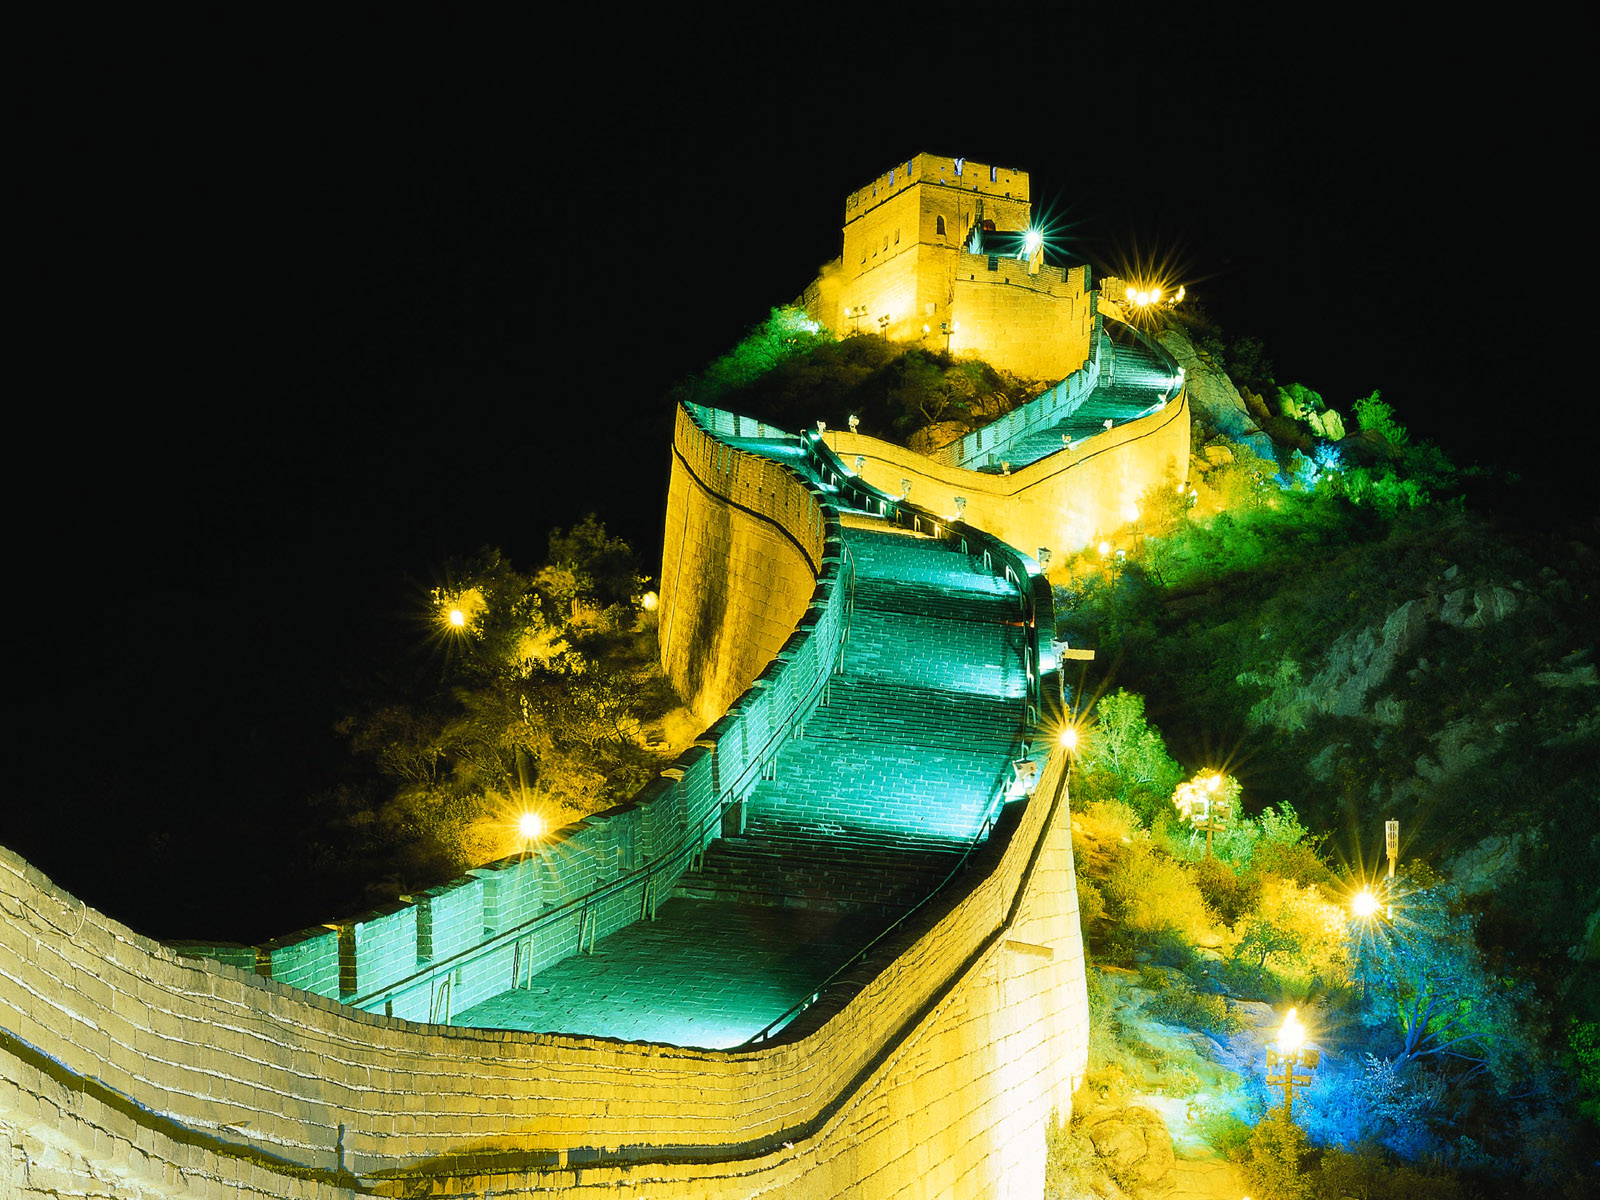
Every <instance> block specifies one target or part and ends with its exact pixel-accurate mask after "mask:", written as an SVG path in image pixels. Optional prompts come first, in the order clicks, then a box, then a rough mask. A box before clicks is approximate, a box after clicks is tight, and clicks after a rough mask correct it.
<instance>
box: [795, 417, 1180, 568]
mask: <svg viewBox="0 0 1600 1200" xmlns="http://www.w3.org/2000/svg"><path fill="white" fill-rule="evenodd" d="M825 437H826V439H827V442H828V445H829V446H830V447H831V448H832V449H833V451H834V452H835V453H836V454H837V455H838V456H839V458H840V459H841V460H842V461H844V462H845V463H856V462H858V461H859V463H860V465H859V467H858V468H857V469H858V471H859V473H860V475H861V478H862V479H863V480H865V481H866V482H867V483H869V484H871V485H872V486H874V487H876V488H878V489H880V490H882V491H885V492H888V493H890V494H891V495H896V496H898V495H901V494H902V492H903V491H904V488H903V483H904V482H909V483H910V484H911V488H910V491H909V492H908V493H906V495H907V496H908V497H909V498H910V499H911V500H912V501H914V502H915V503H916V504H918V505H919V506H921V507H923V508H925V509H928V510H931V511H932V512H934V513H940V514H945V515H947V516H951V517H953V516H954V515H955V513H956V511H957V509H956V503H955V501H956V497H957V496H960V497H963V498H964V499H965V500H966V508H965V511H964V513H963V518H964V520H965V521H966V522H967V523H969V524H971V525H975V526H977V527H979V528H981V529H984V530H986V531H988V532H989V533H992V534H994V535H995V536H996V537H997V538H999V539H1001V540H1002V541H1005V542H1008V543H1009V544H1011V545H1013V546H1016V547H1018V548H1020V549H1022V550H1024V551H1025V552H1026V553H1028V554H1035V553H1036V552H1037V551H1038V549H1039V548H1041V547H1043V548H1045V549H1048V550H1051V551H1052V552H1054V553H1055V554H1057V555H1067V554H1075V553H1076V552H1078V551H1079V550H1082V549H1083V548H1084V547H1085V546H1088V545H1090V544H1092V543H1093V542H1094V541H1096V540H1097V539H1098V538H1099V537H1100V536H1101V535H1102V534H1105V533H1109V532H1110V531H1111V530H1113V529H1116V528H1117V527H1118V526H1121V525H1124V524H1126V523H1127V522H1128V512H1129V510H1130V509H1131V508H1133V507H1134V506H1136V505H1137V504H1138V503H1139V500H1140V498H1141V497H1142V496H1143V495H1144V494H1145V492H1146V491H1148V490H1149V489H1151V488H1158V487H1176V486H1177V485H1178V484H1179V483H1181V482H1182V481H1183V479H1184V478H1185V476H1186V474H1187V472H1188V464H1189V397H1188V393H1187V392H1186V391H1180V392H1179V393H1178V395H1177V396H1176V397H1175V398H1174V399H1173V400H1172V401H1171V402H1169V403H1168V404H1167V406H1166V407H1165V408H1163V409H1162V410H1161V411H1159V412H1154V413H1151V414H1149V415H1148V416H1144V417H1140V418H1138V419H1137V420H1133V421H1129V422H1127V423H1126V424H1123V425H1118V426H1117V427H1116V428H1114V429H1110V430H1107V431H1106V432H1105V433H1098V434H1096V435H1095V436H1094V437H1092V438H1088V439H1086V440H1085V441H1082V442H1079V443H1078V444H1077V445H1076V446H1075V447H1074V448H1073V449H1071V450H1062V451H1060V452H1058V453H1056V454H1052V455H1050V456H1049V457H1048V458H1041V459H1040V460H1039V461H1038V462H1036V463H1031V464H1029V465H1028V466H1026V467H1023V468H1022V469H1021V470H1019V471H1013V472H1012V473H1011V474H1010V475H995V474H991V473H989V472H985V471H968V470H965V469H963V468H961V467H955V466H948V465H945V464H941V463H938V462H935V461H934V460H933V459H930V458H926V457H924V456H923V455H920V454H917V453H916V452H915V451H912V450H907V449H905V448H904V447H901V446H896V445H893V444H892V443H890V442H885V441H880V440H879V439H877V438H874V437H868V436H867V435H866V434H864V433H849V432H836V431H834V430H832V429H830V430H828V432H827V434H826V435H825Z"/></svg>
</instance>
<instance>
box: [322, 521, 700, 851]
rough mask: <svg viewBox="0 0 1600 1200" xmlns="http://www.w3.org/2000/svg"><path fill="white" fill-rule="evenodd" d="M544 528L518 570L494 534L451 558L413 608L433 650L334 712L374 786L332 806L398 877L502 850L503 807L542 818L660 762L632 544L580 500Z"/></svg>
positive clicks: (657, 696) (625, 790)
mask: <svg viewBox="0 0 1600 1200" xmlns="http://www.w3.org/2000/svg"><path fill="white" fill-rule="evenodd" d="M549 544H550V554H549V557H548V559H547V561H546V562H545V563H544V564H543V565H542V566H541V567H539V568H538V569H537V570H536V571H533V572H526V571H522V570H518V569H517V568H515V567H514V566H512V564H511V563H510V562H508V561H507V560H506V559H505V558H504V556H503V555H501V554H500V552H499V551H497V550H485V551H483V552H481V553H480V554H478V555H477V556H475V557H473V558H471V559H466V560H462V561H459V562H456V563H454V564H451V566H450V568H449V570H448V572H447V574H448V575H449V577H450V582H449V583H447V584H444V585H441V586H440V587H438V588H435V589H434V591H433V594H432V598H431V600H432V602H431V612H430V613H429V615H428V618H427V619H428V621H429V623H430V625H431V626H432V628H433V630H434V641H433V644H434V646H435V649H436V653H435V654H434V655H433V656H431V659H430V660H429V661H428V662H425V663H423V664H421V669H419V670H418V671H417V672H416V673H415V674H414V675H413V676H412V677H410V678H409V679H404V678H395V679H394V680H393V681H392V684H391V687H390V689H389V694H387V695H384V696H381V697H374V700H373V702H371V703H370V704H369V705H368V706H367V707H366V708H364V709H363V710H362V711H360V712H357V713H353V714H351V715H350V716H349V717H347V718H346V719H345V720H344V721H343V722H342V723H341V725H340V729H341V731H342V732H343V733H344V734H345V736H346V737H347V739H348V741H349V744H350V747H351V749H352V750H353V751H354V752H355V753H356V754H357V755H358V756H359V757H360V758H361V759H363V760H365V761H366V762H367V763H369V764H370V765H371V766H372V767H373V768H374V769H375V770H376V772H377V773H378V775H379V777H380V778H381V779H382V780H383V781H385V784H386V788H387V795H386V796H382V797H381V798H379V799H377V800H376V801H375V803H374V807H373V808H372V809H369V810H366V811H364V812H362V811H359V810H358V811H356V812H352V813H350V814H348V815H347V822H348V823H349V824H351V825H352V826H355V827H358V828H359V830H360V831H361V832H360V836H361V839H362V841H363V842H364V843H366V844H369V845H373V844H387V845H389V846H391V847H392V848H393V849H391V851H390V857H391V858H394V857H395V856H396V855H398V856H399V857H398V860H397V861H398V862H399V864H400V869H401V870H402V871H403V872H404V873H405V874H406V875H408V876H410V877H412V878H415V877H416V876H417V875H419V874H424V873H428V872H434V873H436V872H438V871H440V870H449V869H459V868H460V867H462V866H464V865H466V864H468V863H470V862H473V861H483V860H484V859H485V858H493V857H498V856H499V855H500V854H503V853H505V852H506V846H505V839H504V837H503V836H497V835H496V834H495V832H494V830H495V829H496V827H497V822H504V821H507V820H509V817H510V815H511V814H512V813H513V812H514V811H516V810H519V809H532V810H534V811H537V812H538V813H539V815H540V817H541V818H542V820H543V821H544V824H545V826H546V827H547V828H555V827H557V826H560V825H563V824H566V823H568V822H570V821H572V820H575V819H577V818H578V817H580V816H582V815H585V814H587V813H590V812H594V811H596V810H598V809H600V808H605V807H608V806H609V805H611V804H615V803H618V802H620V801H621V800H623V799H626V798H627V797H628V796H629V795H631V794H632V793H633V792H634V791H635V790H637V788H638V787H639V786H641V785H642V784H643V783H644V782H646V781H647V780H648V779H649V778H650V776H651V775H652V774H653V773H654V771H655V770H656V769H658V767H659V765H660V764H659V760H658V757H657V756H656V755H654V754H652V753H651V752H649V751H648V750H647V749H646V748H645V746H644V744H643V743H644V738H643V737H642V726H641V721H642V720H644V719H647V718H649V717H652V716H660V715H661V714H662V713H663V712H664V711H666V710H667V709H669V708H671V707H673V706H674V705H675V704H676V698H675V697H674V696H673V695H672V693H671V689H670V687H668V686H667V684H666V681H665V679H664V678H662V677H661V676H660V673H659V670H657V669H656V668H655V665H654V637H653V631H652V630H650V629H648V628H646V627H644V626H642V625H640V624H639V622H640V617H639V611H638V609H637V607H636V601H637V599H638V597H639V594H640V592H641V590H642V587H643V584H644V578H643V576H642V575H641V574H640V571H639V564H638V560H637V557H636V556H635V555H634V553H633V551H632V549H631V548H630V547H629V546H628V545H627V543H626V542H624V541H622V540H621V539H620V538H615V537H612V536H611V535H610V534H608V533H607V531H606V529H605V527H604V526H603V525H602V524H601V523H600V521H599V520H598V519H597V518H596V517H594V516H593V515H591V516H589V517H587V518H585V519H584V520H583V521H581V522H579V523H578V524H577V525H574V526H573V527H571V528H570V529H565V530H563V529H556V530H554V531H553V532H552V533H551V534H550V543H549ZM407 846H409V847H410V850H403V849H401V848H403V847H407ZM408 864H409V865H408Z"/></svg>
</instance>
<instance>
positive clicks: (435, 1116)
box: [0, 757, 1088, 1198]
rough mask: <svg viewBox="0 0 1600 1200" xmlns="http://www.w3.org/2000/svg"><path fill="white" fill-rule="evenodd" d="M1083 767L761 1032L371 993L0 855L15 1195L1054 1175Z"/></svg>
mask: <svg viewBox="0 0 1600 1200" xmlns="http://www.w3.org/2000/svg"><path fill="white" fill-rule="evenodd" d="M1064 765H1065V764H1064V760H1063V759H1061V758H1059V757H1058V758H1055V759H1053V760H1052V761H1051V762H1050V763H1049V764H1048V766H1047V768H1046V771H1045V773H1044V778H1043V780H1042V782H1041V785H1040V788H1039V790H1038V792H1037V793H1036V797H1035V800H1034V801H1033V802H1030V803H1028V804H1026V805H1024V806H1021V807H1022V808H1023V811H1022V813H1021V815H1020V820H1018V821H1016V822H1015V823H1014V825H1013V826H1012V827H1010V828H1009V829H1008V830H1006V831H1005V833H1004V835H1003V836H1000V835H997V837H996V839H994V840H993V841H992V842H991V843H990V846H989V848H988V849H989V851H990V853H989V857H988V860H987V862H986V863H985V864H983V866H984V870H983V873H982V875H981V877H980V878H977V879H976V880H975V881H974V883H973V886H972V888H971V891H970V892H969V893H968V894H967V895H966V896H965V897H964V898H963V899H961V900H960V902H959V903H956V904H954V905H953V906H952V907H949V908H948V909H947V910H945V911H943V912H942V913H938V914H934V916H930V918H929V921H928V924H927V927H925V928H922V929H919V930H915V931H913V932H914V933H915V936H912V934H911V933H908V934H907V942H906V944H903V945H897V946H894V947H892V950H893V951H895V953H893V955H892V957H888V958H887V960H886V961H885V962H883V963H882V964H881V966H880V967H879V969H877V971H876V973H875V974H873V975H872V977H871V979H870V980H869V981H868V982H866V983H865V985H864V986H863V987H861V989H860V990H859V991H857V992H856V993H855V994H854V995H852V996H851V997H850V999H849V1001H848V1003H846V1004H844V1005H843V1006H842V1007H839V1008H837V1009H829V1008H828V1007H826V1006H823V1005H819V1006H817V1008H816V1009H814V1010H811V1011H809V1012H808V1013H806V1014H803V1018H802V1020H801V1021H797V1022H796V1024H795V1026H792V1027H791V1028H790V1029H789V1030H786V1031H785V1033H784V1034H783V1035H780V1036H779V1037H778V1038H777V1039H775V1040H774V1042H772V1043H771V1044H769V1045H767V1046H765V1047H763V1048H761V1049H757V1050H752V1051H731V1052H717V1051H691V1050H675V1049H671V1048H667V1047H660V1046H653V1045H648V1044H630V1043H620V1042H614V1041H609V1040H604V1039H593V1038H582V1037H572V1036H552V1035H535V1034H522V1033H498V1032H490V1031H483V1030H471V1029H456V1028H441V1027H428V1026H422V1025H416V1024H413V1023H410V1022H407V1021H402V1020H397V1019H386V1018H383V1017H378V1016H373V1015H369V1014H366V1013H362V1012H359V1011H356V1010H352V1009H349V1008H347V1007H344V1006H341V1005H338V1004H337V1003H335V1002H333V1001H331V1000H326V999H322V998H319V997H315V996H311V995H309V994H307V993H305V992H301V991H297V990H295V989H291V988H287V987H284V986H283V985H281V984H279V983H276V982H274V981H272V980H268V979H265V978H263V977H261V976H258V975H254V974H249V973H245V972H242V971H238V970H235V969H232V968H229V967H226V966H222V965H219V964H214V963H206V962H203V961H201V960H197V959H186V958H181V957H179V956H178V955H176V954H174V953H173V952H172V951H170V950H168V949H166V948H165V947H162V946H160V945H158V944H156V943H154V942H150V941H148V940H146V939H144V938H141V937H139V936H138V935H136V934H134V933H132V932H131V931H129V930H127V929H125V928H123V927H122V926H119V925H117V924H116V923H115V922H113V921H110V920H109V919H107V918H106V917H104V916H103V915H102V914H100V913H98V912H96V911H94V910H92V909H87V908H85V907H84V906H83V905H82V904H81V903H79V902H78V901H77V900H75V899H74V898H73V897H71V896H69V895H67V894H65V893H63V892H61V891H59V890H58V889H56V888H55V887H53V886H52V885H51V884H50V883H49V881H48V880H47V879H45V878H44V877H42V876H41V875H39V873H38V872H37V871H34V870H33V869H31V868H29V867H28V866H27V865H26V864H25V863H23V862H22V861H21V860H20V859H18V858H17V857H16V856H15V855H12V854H10V853H9V852H6V853H0V902H3V904H4V908H5V914H6V921H5V923H4V926H3V929H0V1028H3V1031H4V1037H5V1043H4V1047H3V1050H0V1148H5V1147H7V1146H9V1147H10V1148H11V1150H12V1153H10V1154H9V1155H8V1156H7V1157H5V1158H4V1159H3V1160H0V1190H3V1189H9V1193H8V1194H14V1195H18V1196H42V1195H50V1194H53V1192H52V1189H53V1188H57V1187H58V1186H59V1185H60V1182H61V1180H62V1179H63V1178H69V1179H73V1180H77V1181H81V1180H82V1179H84V1178H87V1177H89V1176H90V1175H93V1176H95V1177H98V1178H100V1179H101V1180H102V1186H103V1190H104V1194H107V1195H114V1196H139V1197H142V1196H151V1195H167V1194H178V1195H195V1196H229V1195H251V1194H259V1195H276V1196H282V1197H331V1196H345V1195H354V1194H356V1193H355V1191H354V1188H353V1187H352V1186H350V1185H351V1184H353V1183H354V1182H355V1179H354V1178H351V1177H341V1175H340V1169H341V1161H342V1163H343V1166H344V1169H345V1170H348V1171H352V1172H354V1175H355V1176H358V1177H360V1179H361V1180H362V1186H363V1190H367V1191H373V1192H376V1193H377V1194H380V1195H402V1194H410V1190H412V1189H414V1188H415V1187H416V1186H418V1184H419V1183H420V1181H421V1180H422V1179H424V1178H426V1179H433V1180H435V1181H436V1182H437V1183H438V1184H439V1185H440V1186H448V1187H449V1188H450V1189H451V1191H452V1194H469V1195H482V1194H486V1193H487V1192H489V1191H491V1190H492V1191H493V1193H494V1194H495V1195H496V1196H502V1195H509V1196H515V1195H531V1194H534V1193H535V1192H539V1193H541V1194H549V1193H550V1192H551V1191H555V1192H556V1193H558V1194H570V1195H582V1194H587V1193H588V1192H590V1191H591V1190H593V1191H596V1192H609V1191H612V1190H613V1189H615V1188H616V1187H618V1186H626V1187H629V1188H631V1189H632V1194H635V1195H640V1196H661V1197H669V1196H682V1195H688V1194H693V1195H702V1196H727V1197H733V1196H754V1195H760V1194H771V1195H777V1194H792V1195H801V1196H819V1197H830V1196H873V1197H879V1196H881V1197H929V1198H932V1197H950V1196H953V1197H968V1196H972V1197H977V1196H993V1195H998V1194H999V1191H998V1186H999V1185H998V1181H999V1180H1000V1179H1002V1178H1005V1179H1008V1180H1010V1186H1011V1192H1010V1194H1011V1195H1028V1194H1035V1195H1036V1194H1037V1187H1038V1183H1039V1182H1040V1181H1041V1179H1042V1170H1043V1161H1044V1160H1043V1145H1044V1128H1045V1124H1046V1122H1047V1120H1048V1115H1049V1111H1050V1108H1051V1107H1052V1106H1056V1107H1059V1108H1060V1109H1061V1111H1063V1112H1066V1111H1068V1108H1069V1105H1070V1096H1071V1093H1072V1090H1073V1088H1074V1085H1075V1084H1076V1082H1077V1081H1078V1080H1079V1079H1080V1078H1081V1076H1082V1073H1083V1070H1084V1064H1085V1054H1086V1046H1087V1020H1088V1016H1087V1004H1086V1000H1085V995H1084V981H1083V958H1082V947H1081V941H1080V938H1079V933H1078V924H1077V909H1076V902H1075V894H1074V892H1073V875H1072V858H1071V840H1070V830H1069V819H1068V814H1067V808H1066V802H1065V797H1064V796H1063V797H1062V798H1061V802H1060V803H1059V804H1052V800H1053V799H1054V798H1055V796H1056V794H1057V787H1058V785H1059V784H1060V782H1061V771H1062V770H1063V768H1064ZM1018 945H1022V946H1026V947H1028V948H1029V949H1028V952H1027V953H1021V952H1019V951H1018V950H1017V949H1015V948H1014V947H1015V946H1018ZM341 1130H342V1138H341ZM691 1147H693V1148H695V1149H694V1150H693V1151H690V1150H689V1149H688V1148H691ZM19 1151H20V1152H19ZM702 1155H705V1156H707V1157H701V1156H702ZM452 1156H461V1157H456V1158H453V1157H452ZM696 1160H698V1161H696ZM586 1163H587V1164H590V1165H585V1164H586ZM285 1164H292V1165H293V1167H294V1169H293V1170H291V1169H288V1168H286V1166H285ZM86 1173H87V1174H86ZM341 1181H342V1182H341ZM785 1189H787V1191H785ZM79 1190H80V1191H81V1190H82V1188H81V1186H80V1188H79Z"/></svg>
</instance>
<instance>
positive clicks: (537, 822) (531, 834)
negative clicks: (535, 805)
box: [517, 812, 544, 841]
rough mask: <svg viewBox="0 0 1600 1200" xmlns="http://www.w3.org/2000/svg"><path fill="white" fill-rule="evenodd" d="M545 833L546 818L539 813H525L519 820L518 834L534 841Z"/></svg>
mask: <svg viewBox="0 0 1600 1200" xmlns="http://www.w3.org/2000/svg"><path fill="white" fill-rule="evenodd" d="M543 832H544V818H543V817H541V816H540V815H539V814H538V813H534V812H524V813H523V814H522V815H521V816H519V817H518V818H517V833H518V834H520V835H521V836H522V837H525V838H527V839H528V840H529V841H532V840H533V839H534V838H536V837H538V836H539V835H540V834H542V833H543Z"/></svg>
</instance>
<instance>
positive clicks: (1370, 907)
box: [1350, 888, 1378, 917]
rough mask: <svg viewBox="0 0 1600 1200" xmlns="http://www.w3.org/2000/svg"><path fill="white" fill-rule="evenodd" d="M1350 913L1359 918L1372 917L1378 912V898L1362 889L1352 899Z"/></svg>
mask: <svg viewBox="0 0 1600 1200" xmlns="http://www.w3.org/2000/svg"><path fill="white" fill-rule="evenodd" d="M1350 911H1351V912H1353V913H1355V915H1356V916H1358V917H1370V916H1372V915H1373V914H1374V913H1376V912H1377V911H1378V898H1377V897H1376V896H1374V895H1373V894H1372V892H1371V891H1370V890H1368V889H1367V888H1362V889H1361V890H1360V891H1359V892H1357V893H1356V894H1355V896H1354V897H1353V898H1352V899H1351V901H1350Z"/></svg>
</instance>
